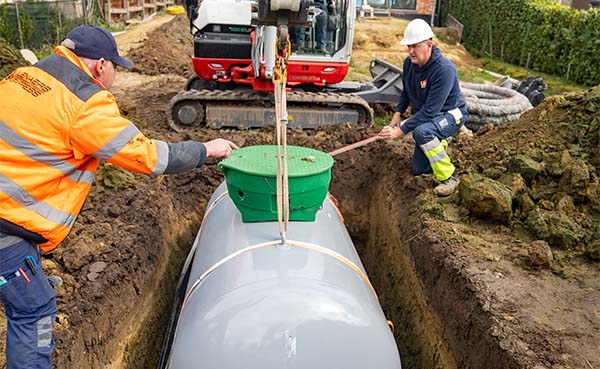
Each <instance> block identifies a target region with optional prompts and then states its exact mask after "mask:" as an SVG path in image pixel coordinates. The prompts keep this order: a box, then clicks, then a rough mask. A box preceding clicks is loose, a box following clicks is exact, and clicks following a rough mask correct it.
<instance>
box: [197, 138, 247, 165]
mask: <svg viewBox="0 0 600 369" xmlns="http://www.w3.org/2000/svg"><path fill="white" fill-rule="evenodd" d="M204 146H205V147H206V159H207V160H210V159H213V160H214V159H225V158H226V157H228V156H229V154H231V150H237V149H239V147H237V145H236V144H234V143H233V142H231V141H229V140H224V139H222V138H217V139H216V140H212V141H208V142H205V143H204Z"/></svg>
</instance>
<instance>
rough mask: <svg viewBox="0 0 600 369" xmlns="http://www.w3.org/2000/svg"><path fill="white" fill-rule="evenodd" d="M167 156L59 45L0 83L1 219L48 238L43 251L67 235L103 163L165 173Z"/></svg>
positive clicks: (164, 146)
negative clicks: (123, 113)
mask: <svg viewBox="0 0 600 369" xmlns="http://www.w3.org/2000/svg"><path fill="white" fill-rule="evenodd" d="M168 157H169V148H168V145H167V144H166V143H165V142H162V141H158V140H151V139H148V138H146V137H145V136H144V135H143V134H142V133H141V132H140V131H139V130H138V129H137V127H136V126H135V125H134V124H133V123H131V122H130V121H129V120H127V119H125V118H123V117H121V114H120V113H119V108H118V106H117V104H116V101H115V98H114V96H113V95H112V94H111V93H110V92H109V91H107V90H106V89H105V88H104V86H103V85H102V84H101V83H100V82H99V81H97V80H96V79H94V78H93V77H92V75H91V73H90V72H89V70H88V69H87V67H86V66H85V65H84V64H83V63H81V61H80V60H79V59H78V58H77V56H75V55H74V54H73V53H72V52H71V51H69V50H68V49H66V48H64V47H62V46H59V47H57V48H56V49H55V50H54V54H52V55H50V56H49V57H47V58H45V59H43V60H41V61H40V62H38V63H36V64H35V65H34V66H30V67H24V68H19V69H16V70H15V71H13V72H12V73H11V74H10V75H9V76H7V77H6V78H5V79H3V80H2V81H0V218H2V219H5V220H7V221H10V222H12V223H14V224H16V225H19V226H21V227H23V228H25V229H27V230H29V231H31V232H35V233H37V234H39V235H41V236H42V237H44V238H45V239H47V240H48V242H46V243H44V244H42V245H40V247H41V248H42V250H43V251H49V250H52V249H53V248H55V247H56V246H57V245H58V244H59V243H60V242H61V241H62V240H64V239H65V237H66V236H67V235H68V233H69V231H70V230H71V228H72V226H73V223H74V222H75V219H76V217H77V215H78V214H79V212H80V211H81V208H82V206H83V203H84V201H85V199H86V197H87V195H88V193H89V191H90V187H91V184H92V182H93V180H94V176H95V174H96V169H97V168H98V163H99V161H100V159H104V160H106V161H107V162H109V163H113V164H115V165H118V166H120V167H122V168H124V169H127V170H129V171H132V172H136V173H146V174H150V173H152V174H162V173H163V172H164V171H165V168H166V167H167V164H168V163H167V162H168Z"/></svg>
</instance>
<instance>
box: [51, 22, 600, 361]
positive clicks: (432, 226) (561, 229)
mask: <svg viewBox="0 0 600 369" xmlns="http://www.w3.org/2000/svg"><path fill="white" fill-rule="evenodd" d="M397 22H398V21H397V20H395V19H375V20H371V19H369V20H366V21H365V22H363V23H359V24H358V26H357V31H361V30H362V31H364V30H365V29H366V28H361V27H364V26H365V25H368V27H367V28H373V27H376V28H377V29H378V31H377V32H372V33H371V32H369V33H367V32H358V33H360V35H361V36H360V37H362V38H366V40H365V41H364V43H362V44H361V42H363V41H360V38H359V37H357V42H356V45H355V54H353V57H354V55H356V57H355V58H354V60H355V62H353V63H357V65H358V64H359V63H362V62H363V60H367V59H369V58H373V57H381V56H384V57H383V59H387V60H388V61H391V62H393V63H396V64H400V65H401V62H399V61H401V59H402V57H401V56H398V55H399V54H400V53H399V52H398V51H397V49H398V45H397V43H396V42H395V41H394V42H392V41H389V42H388V43H385V44H383V43H384V42H383V41H382V40H381V39H380V37H382V35H383V32H384V31H383V30H387V31H386V32H389V33H390V34H391V35H393V37H396V39H397V38H398V36H399V35H401V32H402V29H403V26H401V25H399V24H398V23H397ZM134 32H141V34H145V35H147V38H146V40H145V41H143V42H139V38H138V36H136V37H132V36H131V35H132V34H134ZM187 35H189V34H188V33H187V20H186V19H185V17H184V16H177V17H172V16H161V17H156V18H155V19H154V20H153V21H152V22H150V23H148V24H145V23H142V24H136V25H135V28H133V29H132V30H130V31H128V32H126V33H125V34H123V35H120V36H118V37H117V42H118V43H119V44H120V48H122V50H123V51H124V52H127V54H128V55H129V56H130V57H131V58H132V59H134V61H135V62H136V63H137V68H138V69H137V71H138V72H137V73H136V72H125V71H120V72H119V73H118V74H117V80H116V82H115V88H114V89H113V93H114V94H115V96H116V98H117V100H118V102H119V105H120V108H121V110H122V113H123V115H125V116H127V117H128V118H129V119H131V120H132V121H134V122H136V124H137V125H138V126H139V127H140V129H142V131H144V132H145V133H146V134H147V135H148V136H149V137H153V138H159V139H162V140H165V141H171V142H173V141H179V140H189V139H192V140H200V141H207V140H210V139H213V138H217V137H224V138H227V139H230V140H232V141H234V142H236V143H237V144H238V145H243V146H249V145H255V144H266V143H272V142H273V132H272V130H271V129H267V128H266V129H257V130H246V131H238V130H222V131H216V130H212V129H207V128H205V129H198V130H194V131H185V132H181V133H177V132H174V131H172V130H171V129H170V128H169V126H168V124H167V122H166V116H165V108H166V106H167V105H168V102H169V100H170V98H171V97H172V96H173V95H174V94H176V93H177V92H178V91H179V90H180V89H181V88H182V86H183V84H184V82H185V78H186V77H187V73H189V72H190V69H189V56H190V54H191V47H192V46H191V45H192V44H191V36H189V37H187ZM127 37H131V41H133V42H136V44H135V45H134V46H133V47H129V46H127V45H129V42H128V39H127ZM383 38H384V39H389V38H390V37H387V36H386V37H383ZM392 39H393V38H392ZM437 42H438V43H439V44H441V46H442V50H444V52H450V51H447V50H454V49H455V48H456V49H457V50H458V51H457V53H459V54H460V55H463V54H462V53H463V52H464V49H463V48H462V47H460V46H456V45H448V44H444V43H443V42H442V41H440V40H437ZM377 43H381V45H380V47H381V48H382V49H381V50H379V49H378V51H375V49H370V48H369V49H366V47H365V46H364V45H371V44H377ZM384 50H385V52H384ZM464 53H465V54H464V56H461V57H459V58H460V59H463V60H472V65H474V66H476V65H477V62H476V61H474V59H471V58H470V56H468V54H467V53H466V52H464ZM166 54H169V55H168V57H167V56H165V55H166ZM142 72H143V74H141V73H142ZM599 107H600V91H599V89H598V88H596V89H592V90H588V91H582V92H580V93H577V94H573V95H568V96H559V97H553V98H550V99H547V100H546V101H545V102H544V103H543V104H542V105H540V106H538V107H537V108H536V109H533V110H531V111H529V112H528V113H526V114H525V115H524V116H523V117H522V118H521V119H520V120H519V121H517V122H515V123H512V124H510V125H507V126H505V127H503V128H489V129H483V130H480V132H478V133H477V135H476V136H475V137H474V138H473V139H465V138H462V137H460V138H458V139H457V140H455V141H453V142H451V144H450V149H449V154H450V155H451V156H452V157H453V158H454V159H455V161H456V163H457V166H458V167H459V168H460V171H461V174H462V176H461V180H462V181H461V187H460V191H459V192H457V193H456V194H455V195H453V196H450V197H448V198H436V197H435V196H434V195H433V193H432V190H431V188H432V187H433V186H434V185H435V182H434V180H433V179H432V178H431V176H428V175H425V176H419V177H414V176H412V174H411V172H410V158H411V155H412V150H413V147H414V143H413V141H412V139H411V138H404V139H402V140H398V141H394V142H391V141H386V142H381V141H378V142H375V143H372V144H370V145H368V146H364V147H362V148H360V149H356V150H353V151H349V152H347V153H344V154H341V155H339V156H337V157H336V163H335V165H334V169H333V179H332V184H331V187H330V191H331V193H332V194H333V195H334V196H335V197H336V198H337V200H338V201H339V203H340V207H341V210H342V212H343V214H344V216H345V219H346V224H347V226H348V230H349V231H350V233H351V235H352V237H353V240H354V241H355V245H356V246H357V249H358V251H359V254H360V255H361V259H362V260H363V264H364V265H365V268H366V269H367V273H368V274H369V277H370V278H371V280H372V281H373V284H374V286H375V288H376V290H377V291H378V293H379V295H380V296H379V297H380V300H381V303H382V306H383V308H384V311H385V313H386V316H387V317H388V319H390V320H392V321H393V322H394V324H395V326H396V329H395V337H396V339H397V342H398V345H399V347H400V351H401V356H402V360H403V366H404V367H406V368H427V369H431V368H535V369H542V368H553V369H559V368H560V369H564V368H588V369H589V368H598V367H600V353H599V352H600V350H599V347H598V342H600V310H599V309H600V308H599V307H600V278H599V275H600V266H599V263H598V259H600V250H599V248H600V246H599V245H600V242H599V241H598V239H599V238H600V231H599V230H598V226H597V224H598V223H599V222H598V212H599V210H600V203H599V193H600V192H599V186H598V178H599V176H600V171H599V170H600V162H599V161H598V158H599V157H600V155H599V154H600V152H599V151H598V150H599V149H598V140H599V138H600V134H599V130H598V126H599V125H600V114H599V112H600V108H599ZM378 130H379V129H378V128H377V127H366V126H364V127H363V126H360V127H351V126H336V127H329V128H324V129H317V130H311V131H302V130H290V131H288V134H289V138H288V142H289V144H291V145H300V146H307V147H312V148H316V149H319V150H323V151H325V152H328V151H331V150H333V149H335V148H339V147H342V146H344V145H346V144H350V143H353V142H356V141H358V140H360V139H363V138H366V137H369V136H371V135H373V134H375V133H376V132H377V131H378ZM519 178H520V179H519ZM222 181H223V175H222V173H221V172H220V170H219V169H218V167H216V166H214V165H208V166H205V167H203V168H200V169H196V170H194V171H191V172H189V173H185V174H179V175H173V176H160V177H148V176H141V175H132V174H129V173H127V172H124V171H122V170H120V169H119V168H116V167H114V166H112V165H109V164H103V165H102V166H101V168H100V170H99V172H98V175H97V176H96V181H95V186H94V187H93V191H92V193H91V194H90V196H89V198H88V200H87V202H86V204H85V207H84V210H83V211H82V213H81V215H80V216H79V219H78V221H77V222H76V225H75V227H74V229H73V231H72V232H71V234H70V235H69V237H68V238H67V240H66V241H65V242H63V243H62V244H61V245H60V246H59V247H58V248H57V249H56V250H55V251H53V252H51V253H49V254H47V255H45V256H44V263H43V264H44V267H45V270H46V272H47V273H48V274H56V275H60V276H61V277H62V278H63V279H64V281H65V282H64V284H63V286H61V287H60V288H59V295H58V310H59V314H58V317H57V323H56V325H55V339H56V350H55V353H54V366H55V367H56V368H155V367H156V363H157V360H158V355H159V352H160V347H161V342H162V337H163V335H164V330H165V323H166V316H168V314H169V312H170V308H171V306H170V303H171V300H172V297H173V289H174V286H175V284H176V280H177V278H178V275H179V272H180V269H181V265H182V263H183V259H184V258H185V255H186V253H187V251H188V250H189V247H190V246H191V243H192V241H193V238H194V237H195V235H196V232H197V231H198V229H199V226H200V223H201V219H202V215H203V212H204V208H205V206H206V203H207V201H208V199H209V197H210V196H211V194H212V192H213V191H214V189H215V188H216V186H217V185H219V184H220V183H221V182H222ZM506 196H508V200H506ZM477 199H481V200H479V201H475V200H477ZM503 200H504V202H502V201H503ZM506 201H508V204H509V205H508V208H509V209H508V210H509V211H508V210H505V209H506V208H503V207H502V206H503V204H504V205H505V203H506ZM483 204H493V205H494V207H486V206H483ZM478 205H480V206H478ZM490 206H491V205H490ZM503 209H504V210H503ZM501 210H503V211H501ZM496 214H501V215H499V216H497V215H496ZM532 241H539V242H537V243H535V245H534V246H531V244H532V243H533V242H532ZM536 245H537V246H536ZM545 247H547V248H545ZM536 250H541V251H539V252H538V251H536ZM548 250H550V253H551V255H552V258H550V257H549V255H548V253H547V251H548Z"/></svg>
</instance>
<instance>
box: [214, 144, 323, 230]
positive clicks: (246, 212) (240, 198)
mask: <svg viewBox="0 0 600 369" xmlns="http://www.w3.org/2000/svg"><path fill="white" fill-rule="evenodd" d="M287 163H288V184H289V194H290V216H289V219H290V220H297V221H310V222H312V221H314V220H315V216H316V213H317V211H318V210H319V209H320V208H321V205H322V204H323V200H325V196H327V191H328V190H329V183H330V182H331V167H332V166H333V158H332V157H331V156H329V155H328V154H326V153H324V152H322V151H319V150H315V149H311V148H308V147H300V146H288V147H287ZM219 167H220V168H221V170H222V171H223V173H224V174H225V181H226V182H227V190H228V192H229V196H230V197H231V199H232V200H233V203H234V204H235V205H236V207H237V208H238V210H239V211H240V213H242V221H243V222H268V221H275V220H277V191H276V178H275V177H276V175H277V146H275V145H261V146H249V147H242V148H241V149H239V150H235V151H233V152H232V153H231V155H230V156H229V157H228V158H227V159H225V160H223V161H221V162H220V163H219Z"/></svg>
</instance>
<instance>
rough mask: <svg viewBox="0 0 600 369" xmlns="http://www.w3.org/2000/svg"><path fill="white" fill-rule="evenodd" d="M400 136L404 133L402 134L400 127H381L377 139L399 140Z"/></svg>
mask: <svg viewBox="0 0 600 369" xmlns="http://www.w3.org/2000/svg"><path fill="white" fill-rule="evenodd" d="M402 135H404V132H402V130H401V129H400V127H392V126H391V125H390V126H385V127H383V129H382V130H381V132H379V137H380V138H382V139H384V140H389V139H391V138H400V137H402Z"/></svg>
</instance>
